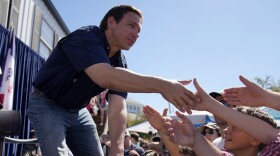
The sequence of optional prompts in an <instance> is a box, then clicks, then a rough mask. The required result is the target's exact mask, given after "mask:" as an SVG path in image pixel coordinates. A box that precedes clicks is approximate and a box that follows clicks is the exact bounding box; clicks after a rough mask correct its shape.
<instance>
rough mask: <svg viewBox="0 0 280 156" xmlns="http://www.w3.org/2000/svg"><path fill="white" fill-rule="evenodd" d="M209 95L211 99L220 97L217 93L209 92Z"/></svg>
mask: <svg viewBox="0 0 280 156" xmlns="http://www.w3.org/2000/svg"><path fill="white" fill-rule="evenodd" d="M209 95H210V96H211V97H212V98H214V99H216V98H217V96H222V94H221V93H218V92H211V93H209Z"/></svg>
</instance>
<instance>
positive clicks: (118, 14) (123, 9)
mask: <svg viewBox="0 0 280 156" xmlns="http://www.w3.org/2000/svg"><path fill="white" fill-rule="evenodd" d="M128 12H132V13H135V14H137V15H138V16H139V17H140V18H141V20H142V19H143V17H142V13H141V11H140V10H139V9H137V8H135V7H134V6H131V5H119V6H115V7H113V8H112V9H110V10H109V11H108V12H107V13H106V15H105V16H104V17H103V19H102V20H101V22H100V25H99V28H100V29H101V30H102V31H105V30H106V29H107V27H108V23H107V20H108V18H109V17H111V16H112V17H114V19H115V21H116V22H117V23H119V22H120V21H121V19H122V17H123V15H124V14H126V13H128Z"/></svg>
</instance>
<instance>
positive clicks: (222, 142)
mask: <svg viewBox="0 0 280 156" xmlns="http://www.w3.org/2000/svg"><path fill="white" fill-rule="evenodd" d="M213 144H214V145H216V146H217V147H218V148H219V149H220V150H222V151H225V148H224V145H225V139H224V138H222V137H219V138H217V139H215V140H214V141H213Z"/></svg>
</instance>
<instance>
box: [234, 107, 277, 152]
mask: <svg viewBox="0 0 280 156" xmlns="http://www.w3.org/2000/svg"><path fill="white" fill-rule="evenodd" d="M234 109H235V110H237V111H239V112H242V113H245V114H248V115H251V116H253V117H256V118H258V119H261V120H263V121H265V122H266V123H268V124H269V125H271V126H272V127H273V128H275V129H277V123H276V121H275V120H274V119H273V117H272V116H271V115H269V114H267V113H266V112H264V111H262V110H260V109H259V108H255V107H247V106H236V107H235V108H234ZM266 146H267V145H266V144H263V143H262V144H260V146H259V151H261V150H262V149H264V148H265V147H266Z"/></svg>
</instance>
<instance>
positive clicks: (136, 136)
mask: <svg viewBox="0 0 280 156" xmlns="http://www.w3.org/2000/svg"><path fill="white" fill-rule="evenodd" d="M130 137H131V138H133V139H134V140H135V141H136V142H138V141H139V134H138V133H136V132H131V133H130Z"/></svg>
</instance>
